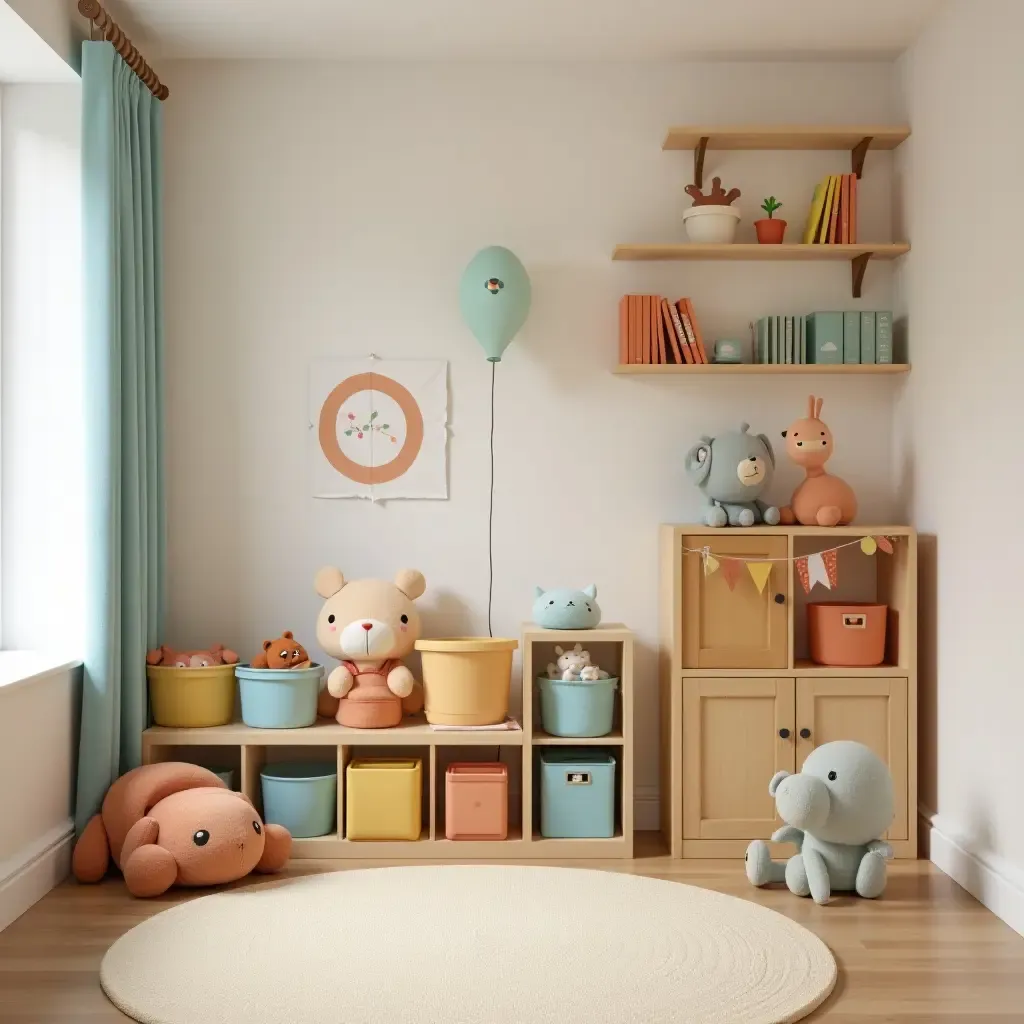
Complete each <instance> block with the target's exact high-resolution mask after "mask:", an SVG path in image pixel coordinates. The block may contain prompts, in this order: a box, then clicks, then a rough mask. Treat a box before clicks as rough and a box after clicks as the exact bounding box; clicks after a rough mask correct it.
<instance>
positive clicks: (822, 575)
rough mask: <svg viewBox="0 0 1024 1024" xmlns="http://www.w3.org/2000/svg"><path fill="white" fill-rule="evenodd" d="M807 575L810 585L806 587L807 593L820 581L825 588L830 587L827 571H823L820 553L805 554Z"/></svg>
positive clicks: (828, 588) (822, 560) (823, 565)
mask: <svg viewBox="0 0 1024 1024" xmlns="http://www.w3.org/2000/svg"><path fill="white" fill-rule="evenodd" d="M807 575H808V578H809V579H810V586H809V587H808V588H807V592H808V593H810V592H811V590H813V589H814V584H815V583H820V584H821V585H822V586H823V587H824V588H825V589H826V590H831V589H832V585H831V583H829V579H828V573H827V572H826V571H825V560H824V559H823V558H822V557H821V555H820V554H816V555H808V556H807Z"/></svg>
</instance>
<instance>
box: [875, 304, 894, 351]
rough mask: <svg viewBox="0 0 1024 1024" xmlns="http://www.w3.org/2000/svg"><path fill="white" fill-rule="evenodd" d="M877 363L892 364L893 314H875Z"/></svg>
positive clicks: (887, 312)
mask: <svg viewBox="0 0 1024 1024" xmlns="http://www.w3.org/2000/svg"><path fill="white" fill-rule="evenodd" d="M875 362H876V363H891V362H892V313H891V312H890V311H889V310H886V311H885V312H876V313H875Z"/></svg>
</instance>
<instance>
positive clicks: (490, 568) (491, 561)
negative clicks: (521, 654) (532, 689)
mask: <svg viewBox="0 0 1024 1024" xmlns="http://www.w3.org/2000/svg"><path fill="white" fill-rule="evenodd" d="M497 368H498V364H497V362H492V364H490V507H489V509H488V511H487V636H488V637H493V636H494V635H495V631H494V630H493V629H492V626H490V610H492V605H493V603H494V596H495V371H496V369H497Z"/></svg>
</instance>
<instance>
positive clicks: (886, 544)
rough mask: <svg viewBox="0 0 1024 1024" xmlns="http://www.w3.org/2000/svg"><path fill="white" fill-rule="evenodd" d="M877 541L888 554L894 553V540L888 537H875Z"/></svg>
mask: <svg viewBox="0 0 1024 1024" xmlns="http://www.w3.org/2000/svg"><path fill="white" fill-rule="evenodd" d="M875 543H876V544H877V545H878V546H879V547H880V548H881V549H882V550H883V551H884V552H885V553H886V554H887V555H891V554H892V541H891V540H889V538H888V537H875Z"/></svg>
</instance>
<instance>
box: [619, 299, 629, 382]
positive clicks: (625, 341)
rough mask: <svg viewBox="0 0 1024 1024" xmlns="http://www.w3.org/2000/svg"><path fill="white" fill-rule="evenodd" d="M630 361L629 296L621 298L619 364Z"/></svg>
mask: <svg viewBox="0 0 1024 1024" xmlns="http://www.w3.org/2000/svg"><path fill="white" fill-rule="evenodd" d="M628 362H629V296H628V295H623V296H622V298H621V299H619V365H620V366H621V365H622V364H623V363H628Z"/></svg>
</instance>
